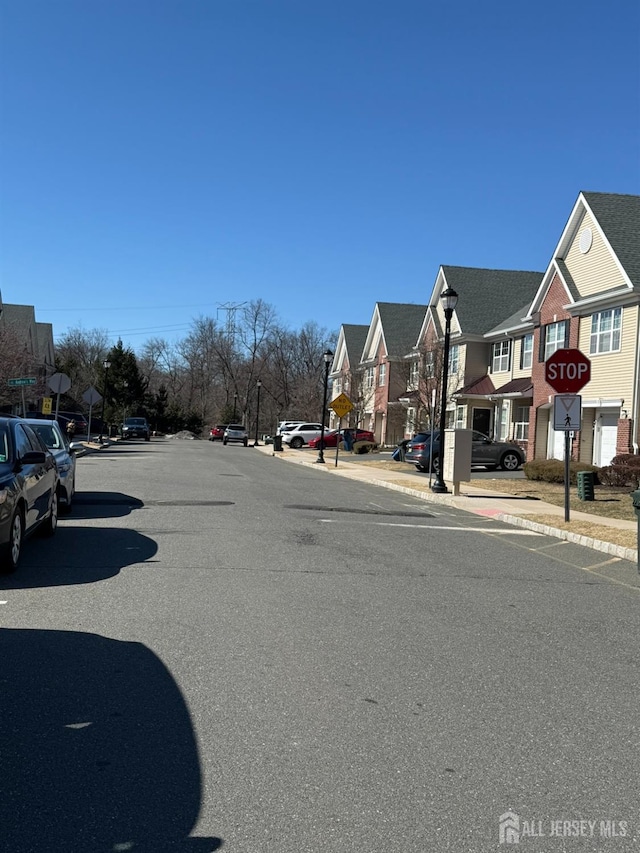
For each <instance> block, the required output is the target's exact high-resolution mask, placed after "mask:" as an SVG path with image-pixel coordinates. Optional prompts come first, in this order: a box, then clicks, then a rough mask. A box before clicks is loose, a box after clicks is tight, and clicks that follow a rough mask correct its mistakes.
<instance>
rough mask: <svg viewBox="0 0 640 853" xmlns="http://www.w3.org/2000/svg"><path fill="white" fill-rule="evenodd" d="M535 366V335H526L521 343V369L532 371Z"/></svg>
mask: <svg viewBox="0 0 640 853" xmlns="http://www.w3.org/2000/svg"><path fill="white" fill-rule="evenodd" d="M532 365H533V335H525V336H524V337H523V338H522V341H521V343H520V369H521V370H531V367H532Z"/></svg>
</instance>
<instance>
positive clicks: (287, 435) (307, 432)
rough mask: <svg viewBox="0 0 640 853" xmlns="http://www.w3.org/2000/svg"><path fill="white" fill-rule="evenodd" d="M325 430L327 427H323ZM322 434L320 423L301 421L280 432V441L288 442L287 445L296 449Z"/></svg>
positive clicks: (326, 430)
mask: <svg viewBox="0 0 640 853" xmlns="http://www.w3.org/2000/svg"><path fill="white" fill-rule="evenodd" d="M325 432H329V428H328V427H325ZM321 435H322V424H313V423H302V424H297V425H296V426H294V427H291V429H288V430H287V431H286V432H283V433H282V441H283V442H284V443H285V444H288V445H289V447H294V448H296V449H298V448H300V447H304V445H305V444H308V443H309V442H310V441H311V440H312V439H314V438H319V437H320V436H321Z"/></svg>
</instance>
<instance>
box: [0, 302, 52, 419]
mask: <svg viewBox="0 0 640 853" xmlns="http://www.w3.org/2000/svg"><path fill="white" fill-rule="evenodd" d="M0 351H1V354H2V358H1V359H0V406H2V408H3V410H4V411H9V410H10V409H12V408H13V407H14V406H15V405H17V404H18V402H19V401H20V400H21V396H22V393H23V390H22V389H19V390H16V389H12V388H9V387H8V386H7V382H8V380H9V379H18V378H21V377H24V376H29V377H34V378H35V379H36V380H37V381H36V384H35V385H32V386H27V387H26V388H25V389H24V394H25V398H26V402H28V403H29V404H35V401H36V400H37V399H38V398H39V397H41V396H42V395H43V394H44V393H45V392H46V380H47V378H48V377H49V376H51V374H52V373H54V371H55V351H54V343H53V326H52V325H51V323H38V322H37V321H36V317H35V308H34V306H33V305H12V304H9V303H6V302H5V303H3V302H2V297H1V295H0Z"/></svg>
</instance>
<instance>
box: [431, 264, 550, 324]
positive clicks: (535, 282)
mask: <svg viewBox="0 0 640 853" xmlns="http://www.w3.org/2000/svg"><path fill="white" fill-rule="evenodd" d="M442 271H443V273H444V276H445V280H446V283H447V285H449V287H452V288H453V289H454V290H455V291H456V292H457V293H458V297H459V299H458V304H457V306H456V315H457V317H458V320H459V322H460V327H461V329H462V334H467V335H484V334H486V332H488V331H490V330H491V329H493V328H494V327H495V325H496V320H499V318H500V317H510V316H511V315H512V314H514V313H516V312H517V311H519V310H520V308H521V306H522V305H524V304H526V303H529V304H530V303H531V302H532V301H533V298H534V296H535V295H536V292H537V290H538V288H539V287H540V284H541V282H542V277H543V275H544V273H542V272H530V271H523V270H486V269H478V268H476V267H450V266H443V267H442Z"/></svg>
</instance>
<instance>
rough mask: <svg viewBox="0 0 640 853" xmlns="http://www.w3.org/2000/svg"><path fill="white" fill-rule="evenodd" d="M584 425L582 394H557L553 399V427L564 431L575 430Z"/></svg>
mask: <svg viewBox="0 0 640 853" xmlns="http://www.w3.org/2000/svg"><path fill="white" fill-rule="evenodd" d="M581 426H582V396H581V395H580V394H556V396H555V397H554V399H553V428H554V429H555V430H560V431H562V432H575V431H577V430H579V429H580V428H581Z"/></svg>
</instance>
